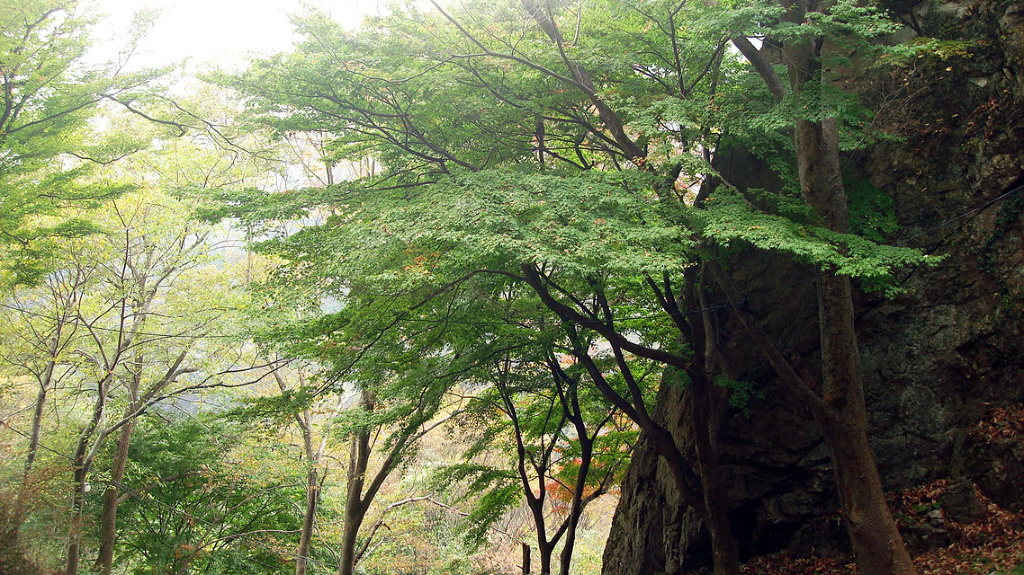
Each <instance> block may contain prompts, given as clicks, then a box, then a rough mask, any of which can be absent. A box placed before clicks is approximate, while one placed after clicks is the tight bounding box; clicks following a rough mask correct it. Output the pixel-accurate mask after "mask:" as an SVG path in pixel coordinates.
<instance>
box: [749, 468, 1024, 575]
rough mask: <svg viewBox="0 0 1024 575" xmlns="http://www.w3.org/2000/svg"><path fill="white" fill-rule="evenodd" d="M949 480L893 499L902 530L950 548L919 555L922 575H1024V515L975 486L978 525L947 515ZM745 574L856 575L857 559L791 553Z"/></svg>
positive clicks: (761, 562) (767, 559)
mask: <svg viewBox="0 0 1024 575" xmlns="http://www.w3.org/2000/svg"><path fill="white" fill-rule="evenodd" d="M947 487H948V482H947V481H945V480H943V481H937V482H935V483H931V484H928V485H924V486H921V487H916V488H914V489H910V490H906V491H903V492H900V493H898V494H896V495H895V496H894V497H893V502H892V503H893V506H892V509H893V512H894V515H895V517H896V518H897V523H899V524H900V528H901V531H903V532H904V533H905V534H906V533H907V532H915V533H920V532H921V531H922V528H924V531H925V532H929V533H934V534H940V535H941V537H938V538H937V539H939V540H942V541H943V542H945V543H946V544H944V545H937V546H934V547H932V548H930V549H927V550H923V551H920V552H918V553H916V554H914V564H915V565H916V566H917V569H918V572H919V573H921V574H922V575H1024V513H1014V512H1012V511H1008V510H1006V509H1003V508H1001V507H999V506H998V505H996V504H994V503H992V502H991V501H990V500H989V499H987V498H986V497H984V495H982V494H981V492H980V491H978V490H977V488H975V497H976V498H977V503H979V504H980V509H979V515H981V516H980V517H978V518H977V519H975V520H973V521H966V522H957V521H953V520H951V519H949V518H947V517H944V514H943V512H942V511H941V508H940V506H939V503H938V498H939V496H940V495H941V494H942V493H944V492H945V491H946V489H947ZM743 573H744V575H809V574H814V575H856V573H857V569H856V566H855V565H854V563H853V559H852V558H851V557H841V558H836V557H809V558H799V559H798V558H793V557H791V556H789V555H788V554H786V553H779V554H775V555H769V556H765V557H759V558H757V559H756V560H754V561H751V562H750V563H748V564H746V565H745V566H744V567H743Z"/></svg>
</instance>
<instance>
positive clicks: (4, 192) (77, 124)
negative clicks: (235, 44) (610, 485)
mask: <svg viewBox="0 0 1024 575" xmlns="http://www.w3.org/2000/svg"><path fill="white" fill-rule="evenodd" d="M0 12H2V13H3V16H2V17H0V54H2V56H0V59H2V61H3V66H2V68H0V93H2V101H0V198H2V199H3V202H4V206H5V207H4V210H3V214H2V215H0V248H2V249H3V252H2V259H3V268H4V269H5V271H6V276H5V277H4V278H3V279H4V281H5V282H15V283H18V282H32V281H36V280H38V279H39V278H40V276H41V274H42V273H43V271H44V269H43V266H42V261H41V259H40V258H42V257H43V256H44V252H45V250H46V241H45V240H46V238H48V237H70V236H75V235H81V234H84V233H88V232H89V231H91V230H93V229H94V228H93V227H92V226H90V225H89V224H88V222H86V221H84V220H79V219H74V218H67V217H64V218H62V217H59V213H60V210H61V208H62V207H65V206H68V205H71V204H77V205H78V206H79V207H82V206H84V205H85V204H91V205H93V206H96V205H98V204H100V203H102V202H103V201H105V200H107V199H109V198H111V197H115V196H117V195H119V194H122V193H124V192H125V191H127V190H129V189H130V186H127V185H124V184H123V183H120V182H114V183H110V182H104V181H102V180H95V179H93V180H90V179H89V178H88V176H89V174H91V173H92V172H93V171H94V169H95V168H96V167H98V166H100V165H102V164H108V163H110V162H114V161H116V160H118V159H119V158H122V157H124V156H126V155H128V154H130V153H131V152H133V151H136V150H138V149H141V148H142V147H144V146H145V145H146V144H145V142H144V141H142V140H141V139H138V138H134V137H132V136H131V135H130V134H116V133H114V134H107V135H106V136H104V137H101V138H96V137H95V134H96V133H97V131H96V130H93V128H92V125H91V124H90V123H89V120H90V118H93V117H96V116H97V115H98V114H99V113H100V112H101V110H102V109H103V103H104V102H108V103H109V102H119V103H121V104H122V109H126V110H133V111H136V112H141V110H142V108H143V107H144V106H142V105H141V103H140V101H141V100H144V99H145V98H146V97H147V95H148V94H149V91H150V90H151V89H152V88H153V87H154V85H155V83H156V82H157V80H158V79H159V78H160V77H161V76H162V74H163V72H162V71H144V72H138V73H129V72H127V71H125V69H124V66H125V65H126V64H127V61H126V60H123V61H118V62H111V63H107V64H102V65H95V64H87V63H86V61H85V60H84V59H83V56H84V54H85V53H86V51H87V50H88V48H89V46H90V43H91V40H90V37H89V34H90V30H91V27H92V25H93V24H94V23H95V20H96V19H95V17H94V16H93V15H92V14H90V13H88V12H87V11H85V10H83V9H82V7H81V6H80V5H79V3H78V2H76V1H74V0H71V1H60V0H29V1H25V2H23V1H20V0H18V1H6V2H4V3H3V6H2V9H0ZM145 24H146V22H145V19H144V18H143V19H139V20H138V21H137V22H136V25H137V26H136V28H137V29H136V30H133V32H132V36H133V38H132V40H131V44H130V45H129V46H127V49H126V51H125V52H124V53H123V54H122V56H123V57H124V58H127V54H130V53H131V51H132V47H133V45H134V42H135V41H137V40H138V38H139V37H140V35H141V33H142V32H143V31H144V28H145Z"/></svg>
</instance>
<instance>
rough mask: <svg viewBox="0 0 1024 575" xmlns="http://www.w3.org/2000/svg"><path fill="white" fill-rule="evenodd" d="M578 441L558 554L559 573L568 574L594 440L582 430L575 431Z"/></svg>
mask: <svg viewBox="0 0 1024 575" xmlns="http://www.w3.org/2000/svg"><path fill="white" fill-rule="evenodd" d="M577 435H578V441H579V443H580V469H579V471H578V472H577V473H576V486H575V490H574V491H573V494H572V507H571V508H570V509H569V517H567V518H566V521H567V522H568V523H567V527H566V530H565V543H564V544H563V545H562V552H561V553H560V554H559V556H558V557H559V565H558V574H559V575H569V566H570V564H571V563H572V553H573V550H574V549H575V547H576V530H577V528H578V527H579V524H580V517H582V516H583V506H584V505H585V504H584V493H583V491H584V489H586V486H587V476H588V475H590V465H591V463H592V461H593V459H594V441H593V440H592V439H590V438H589V437H588V436H587V435H586V434H585V430H584V434H582V435H580V434H579V432H578V431H577Z"/></svg>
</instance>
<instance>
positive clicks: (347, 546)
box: [338, 390, 373, 575]
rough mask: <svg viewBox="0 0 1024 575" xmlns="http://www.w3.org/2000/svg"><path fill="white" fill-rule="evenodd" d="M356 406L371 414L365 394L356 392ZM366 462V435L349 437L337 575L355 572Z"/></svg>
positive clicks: (363, 510) (364, 505)
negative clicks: (346, 481)
mask: <svg viewBox="0 0 1024 575" xmlns="http://www.w3.org/2000/svg"><path fill="white" fill-rule="evenodd" d="M360 407H361V408H362V409H365V410H367V411H373V397H372V395H371V394H370V393H369V392H367V391H365V390H364V391H362V392H360ZM369 462H370V434H369V432H367V431H360V432H359V433H357V434H356V435H355V437H353V438H352V447H351V451H350V452H349V466H348V485H347V488H346V492H347V498H346V500H345V517H344V522H345V523H344V528H343V529H342V532H341V558H340V561H339V563H338V575H352V573H353V572H354V571H355V566H356V560H357V559H358V558H357V557H356V542H357V541H356V538H357V535H359V527H360V526H362V524H363V519H364V518H365V517H366V508H367V506H368V501H369V499H366V500H365V501H364V499H363V485H364V484H365V483H366V471H367V468H368V467H369Z"/></svg>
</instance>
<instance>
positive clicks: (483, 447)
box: [443, 316, 634, 575]
mask: <svg viewBox="0 0 1024 575" xmlns="http://www.w3.org/2000/svg"><path fill="white" fill-rule="evenodd" d="M505 319H506V320H512V319H513V318H510V317H507V316H506V318H505ZM536 353H537V356H532V355H531V354H530V352H529V344H527V345H525V346H523V347H522V348H519V349H516V350H514V352H513V351H510V352H506V353H505V354H504V357H501V356H499V357H495V358H493V359H491V360H490V361H487V360H484V361H482V362H480V363H481V368H482V370H483V371H484V372H483V373H482V374H481V375H480V376H479V377H480V382H481V383H482V384H483V385H486V386H487V387H486V388H485V389H483V390H481V391H478V392H477V393H475V394H474V395H473V396H472V397H471V399H470V401H469V404H468V405H467V407H466V410H465V415H464V416H463V418H462V419H463V420H464V421H463V422H462V426H463V427H465V428H468V429H475V430H476V431H475V433H476V434H479V435H480V439H479V440H478V441H477V442H476V444H475V445H473V446H472V447H470V449H469V451H468V452H467V455H469V454H473V453H477V452H487V451H499V452H505V453H506V454H508V453H507V452H510V451H511V452H512V454H508V455H510V456H511V458H512V460H513V463H512V464H511V465H510V467H511V468H512V471H511V472H510V471H509V470H507V469H505V468H496V467H493V466H489V465H479V464H475V463H471V462H468V463H465V464H456V465H454V466H451V467H450V468H449V469H448V470H446V471H445V472H444V473H443V476H444V477H445V478H446V479H448V478H456V479H466V478H472V479H473V482H472V485H471V486H470V488H469V489H468V491H469V493H473V494H476V495H477V496H479V500H478V502H477V507H476V509H475V510H474V511H473V512H472V513H471V514H470V515H469V521H470V527H471V533H472V536H473V538H475V539H480V538H482V537H483V536H484V535H485V534H486V532H487V529H488V528H489V527H490V526H491V525H492V524H493V523H494V522H495V521H496V520H498V519H499V518H500V517H501V515H502V514H503V513H504V512H506V511H507V509H508V507H509V506H510V505H511V504H514V503H518V502H519V499H520V497H514V496H513V495H514V494H516V493H517V492H518V494H519V495H520V496H521V497H522V498H525V502H526V505H527V508H528V509H529V511H530V515H531V519H532V521H533V524H534V531H535V535H536V538H537V548H538V550H539V552H540V572H541V573H544V574H550V573H552V572H553V571H552V569H553V568H552V558H553V557H554V555H555V549H556V547H557V546H558V544H559V543H560V542H562V550H561V552H560V553H559V567H558V573H561V574H563V575H566V574H568V573H569V568H570V564H571V560H572V554H573V549H574V547H575V541H576V533H577V529H578V527H579V523H580V519H581V517H582V514H583V511H584V509H585V508H586V506H587V505H588V504H589V503H591V502H592V501H594V500H596V499H597V498H598V497H600V496H601V495H603V494H605V493H606V492H607V491H608V489H609V488H610V487H611V485H612V484H613V482H614V481H615V478H616V476H617V472H619V471H621V469H622V459H623V456H624V455H625V454H626V453H628V451H629V447H631V445H632V443H631V442H632V440H633V439H634V436H633V434H632V433H630V432H629V431H625V430H622V429H614V428H613V426H614V424H615V423H616V419H617V417H621V414H619V413H617V411H616V409H615V408H614V407H611V408H609V407H608V406H607V404H606V403H605V402H604V401H603V398H602V399H597V398H595V395H596V394H595V393H594V390H593V389H590V390H588V388H587V387H586V386H584V385H581V382H580V379H581V377H580V375H579V374H575V375H572V374H571V372H574V371H579V370H578V369H574V368H573V367H572V366H569V365H563V363H564V362H565V361H566V358H569V357H571V356H568V355H565V356H564V357H563V358H561V359H560V358H559V357H556V355H555V353H556V352H555V351H553V350H551V349H544V350H537V352H536ZM549 378H550V379H549ZM509 437H511V439H512V442H511V448H510V446H509V441H508V440H509ZM592 472H593V473H592ZM480 492H483V494H482V495H480Z"/></svg>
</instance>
